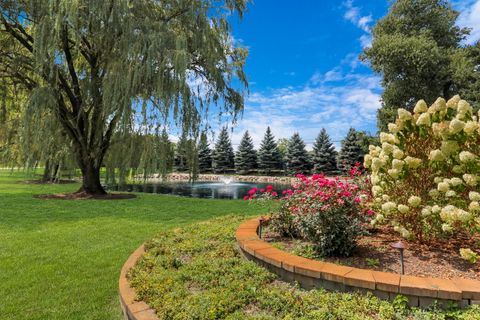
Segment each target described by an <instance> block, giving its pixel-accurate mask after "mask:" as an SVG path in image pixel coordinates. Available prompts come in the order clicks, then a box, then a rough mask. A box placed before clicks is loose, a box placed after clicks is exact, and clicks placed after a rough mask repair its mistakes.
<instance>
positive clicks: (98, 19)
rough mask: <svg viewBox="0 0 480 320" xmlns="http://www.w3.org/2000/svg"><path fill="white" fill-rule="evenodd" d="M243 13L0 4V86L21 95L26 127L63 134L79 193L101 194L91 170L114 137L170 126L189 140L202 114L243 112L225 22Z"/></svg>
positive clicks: (154, 6) (152, 5) (218, 4)
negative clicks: (0, 82)
mask: <svg viewBox="0 0 480 320" xmlns="http://www.w3.org/2000/svg"><path fill="white" fill-rule="evenodd" d="M245 7H246V1H245V0H238V1H213V0H199V1H176V0H167V1H162V2H158V1H153V0H143V1H128V0H119V1H86V0H81V1H75V2H74V3H72V1H68V0H62V1H57V2H56V3H55V5H52V4H51V3H50V2H48V1H47V2H45V1H40V2H39V1H33V0H30V1H11V0H1V1H0V10H1V13H0V30H1V31H2V36H1V37H0V47H1V48H2V49H1V51H2V52H1V53H2V54H0V78H2V79H7V80H8V79H13V80H14V82H15V84H16V85H18V86H21V87H22V88H23V89H25V90H27V91H28V92H29V94H30V99H29V101H30V102H29V103H30V106H29V108H26V109H25V110H28V111H26V112H27V113H29V114H28V115H29V116H30V118H32V117H33V118H35V116H38V115H43V116H45V115H47V116H50V117H52V119H55V120H56V123H57V124H58V126H59V127H61V128H62V129H63V132H64V134H65V135H66V137H68V140H69V141H67V142H65V144H66V145H70V143H71V152H72V154H73V155H74V156H75V159H76V162H77V165H78V166H79V168H80V169H81V171H82V175H83V183H82V186H81V188H80V190H79V191H80V192H84V193H87V194H104V193H105V191H104V189H103V187H102V185H101V184H100V167H101V166H102V163H103V160H104V157H105V154H106V152H107V151H108V149H109V147H110V144H111V139H112V136H113V135H114V133H116V132H121V133H131V132H132V131H133V130H134V129H135V127H138V123H139V122H141V123H142V125H143V127H144V128H154V129H153V130H155V129H156V128H158V126H161V125H165V123H166V122H167V121H171V120H172V119H173V121H174V122H175V123H177V124H179V126H180V127H181V128H182V130H183V131H184V132H186V133H188V134H190V135H192V136H195V137H196V136H197V134H198V132H199V127H200V126H201V120H200V119H204V118H205V116H206V115H207V109H208V108H207V107H206V106H207V105H210V104H211V103H215V104H218V105H219V108H218V109H219V112H221V113H222V114H226V115H230V116H232V117H233V118H235V116H236V115H237V114H238V112H239V111H241V110H242V109H243V89H242V88H243V87H245V86H246V84H247V82H246V77H245V75H244V73H243V64H244V61H245V57H246V55H247V51H246V49H243V48H235V47H234V45H233V40H232V39H231V37H230V31H231V30H230V25H229V23H228V19H227V17H228V16H231V15H234V14H238V15H239V16H240V17H241V16H242V13H243V11H244V10H245ZM198 35H202V36H198ZM19 70H20V71H21V72H18V71H19ZM198 80H201V82H202V87H201V90H199V88H198V87H196V86H195V85H194V84H193V83H195V81H198ZM237 80H239V81H237ZM233 81H235V82H236V83H237V82H238V85H237V84H236V85H235V87H234V86H233V85H232V82H233ZM200 91H201V92H200ZM27 119H28V117H27ZM27 124H28V123H27ZM124 136H125V137H128V136H129V134H126V135H124Z"/></svg>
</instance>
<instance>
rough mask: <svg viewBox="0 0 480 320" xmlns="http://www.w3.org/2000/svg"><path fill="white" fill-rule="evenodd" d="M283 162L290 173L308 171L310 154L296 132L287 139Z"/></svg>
mask: <svg viewBox="0 0 480 320" xmlns="http://www.w3.org/2000/svg"><path fill="white" fill-rule="evenodd" d="M285 162H286V167H287V171H288V172H289V173H291V174H293V173H308V172H309V171H310V168H311V162H310V156H309V155H308V152H307V150H306V149H305V142H304V141H303V140H302V138H301V137H300V135H299V134H298V133H297V132H296V133H294V134H293V136H292V137H291V138H290V140H289V141H288V145H287V152H286V155H285Z"/></svg>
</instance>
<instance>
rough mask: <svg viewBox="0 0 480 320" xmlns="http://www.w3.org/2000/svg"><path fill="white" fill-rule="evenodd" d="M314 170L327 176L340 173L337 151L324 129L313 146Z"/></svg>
mask: <svg viewBox="0 0 480 320" xmlns="http://www.w3.org/2000/svg"><path fill="white" fill-rule="evenodd" d="M313 170H314V171H315V172H319V173H320V172H321V173H324V174H326V175H334V174H336V173H337V172H338V168H337V151H336V150H335V147H334V146H333V144H332V142H331V141H330V137H329V135H328V133H327V131H326V130H325V129H322V131H320V133H319V134H318V136H317V139H316V140H315V143H314V145H313Z"/></svg>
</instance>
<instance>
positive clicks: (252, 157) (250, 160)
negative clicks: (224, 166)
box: [235, 130, 257, 174]
mask: <svg viewBox="0 0 480 320" xmlns="http://www.w3.org/2000/svg"><path fill="white" fill-rule="evenodd" d="M255 168H257V152H256V151H255V149H254V146H253V141H252V138H251V137H250V134H248V130H247V131H245V134H244V135H243V137H242V140H241V141H240V145H239V146H238V151H237V154H236V155H235V170H236V171H237V173H240V174H245V173H249V172H250V171H251V170H252V169H255Z"/></svg>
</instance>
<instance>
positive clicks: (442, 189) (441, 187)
mask: <svg viewBox="0 0 480 320" xmlns="http://www.w3.org/2000/svg"><path fill="white" fill-rule="evenodd" d="M437 190H438V191H440V192H447V191H448V190H450V185H449V184H448V183H447V182H440V183H439V184H438V185H437Z"/></svg>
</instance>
